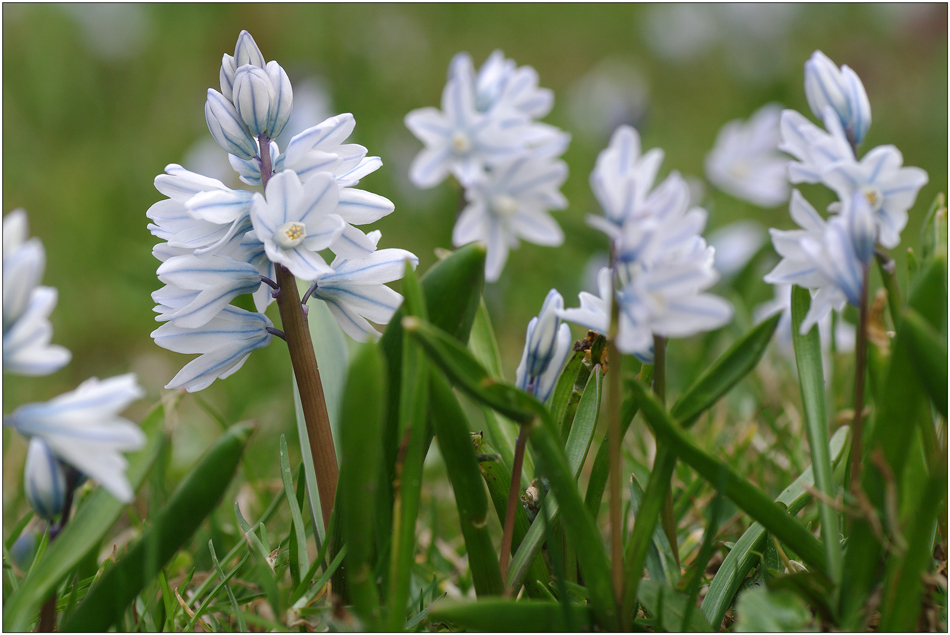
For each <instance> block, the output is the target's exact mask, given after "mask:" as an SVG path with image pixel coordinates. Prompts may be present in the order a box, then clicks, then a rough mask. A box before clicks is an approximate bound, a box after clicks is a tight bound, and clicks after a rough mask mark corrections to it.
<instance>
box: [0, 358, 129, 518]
mask: <svg viewBox="0 0 950 635" xmlns="http://www.w3.org/2000/svg"><path fill="white" fill-rule="evenodd" d="M144 395H145V391H144V390H143V389H142V387H141V386H139V384H138V381H137V380H136V377H135V374H134V373H128V374H125V375H119V376H117V377H111V378H109V379H106V380H102V381H100V380H99V379H96V378H95V377H93V378H91V379H88V380H86V381H84V382H83V383H82V384H80V385H79V387H78V388H76V389H75V390H73V391H71V392H68V393H65V394H62V395H60V396H58V397H55V398H53V399H51V400H49V401H47V402H45V403H31V404H26V405H23V406H20V407H19V408H17V409H16V410H14V411H13V414H12V415H10V416H8V417H4V420H3V424H4V425H5V426H6V425H10V426H12V427H14V428H15V429H16V430H17V432H19V433H21V434H23V435H24V436H26V437H29V438H31V439H32V438H38V439H40V440H42V441H43V442H44V443H45V444H46V446H47V447H48V449H49V451H50V452H51V453H52V454H53V456H55V457H56V458H57V459H59V460H60V461H62V462H63V463H66V464H69V465H71V466H73V467H74V468H76V469H77V470H79V471H80V472H82V473H83V474H85V475H86V476H88V477H89V478H91V479H93V480H95V481H97V482H98V483H99V485H101V486H102V487H103V488H104V489H106V490H107V491H108V492H109V493H110V494H112V495H113V496H115V497H116V498H117V499H119V500H120V501H122V502H123V503H128V502H130V501H131V500H132V497H133V494H134V492H133V491H132V487H131V485H130V484H129V480H128V477H126V474H125V470H126V468H127V467H128V462H127V461H126V459H125V457H123V456H122V452H131V451H134V450H138V449H140V448H142V447H143V446H144V445H145V433H143V432H142V430H141V428H139V427H138V426H137V425H136V424H134V423H132V422H131V421H128V420H127V419H124V418H122V417H120V416H119V413H120V412H122V411H123V410H125V409H126V408H127V407H128V406H129V404H130V403H132V402H133V401H135V400H137V399H141V398H142V397H143V396H144ZM47 476H49V475H47ZM49 478H51V479H55V478H56V477H52V476H50V477H49Z"/></svg>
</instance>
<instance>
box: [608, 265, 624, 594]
mask: <svg viewBox="0 0 950 635" xmlns="http://www.w3.org/2000/svg"><path fill="white" fill-rule="evenodd" d="M612 276H613V278H614V280H613V283H612V287H611V288H612V289H613V290H614V291H613V293H614V294H616V289H617V280H616V278H617V271H616V268H613V270H612ZM609 319H610V322H609V324H610V327H609V331H608V335H607V347H608V349H607V356H608V359H609V360H610V365H611V369H610V370H611V371H612V372H610V379H608V380H607V425H608V428H607V434H608V439H609V450H610V453H609V455H608V458H609V459H610V469H609V471H608V474H609V475H610V478H609V482H608V487H609V489H610V574H611V579H612V581H613V586H614V600H615V601H616V602H617V606H618V607H620V606H622V603H623V536H622V534H621V524H622V518H621V491H620V470H621V468H622V465H621V455H620V444H621V442H622V438H621V434H620V398H621V391H622V386H621V375H622V369H621V356H620V351H619V350H618V349H617V345H616V341H617V334H618V333H619V332H620V302H618V301H617V300H616V298H615V299H614V301H613V302H611V303H610V318H609Z"/></svg>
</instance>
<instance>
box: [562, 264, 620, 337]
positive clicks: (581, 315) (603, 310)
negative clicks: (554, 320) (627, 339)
mask: <svg viewBox="0 0 950 635" xmlns="http://www.w3.org/2000/svg"><path fill="white" fill-rule="evenodd" d="M597 292H598V293H599V296H595V295H593V294H592V293H588V292H587V291H581V292H580V293H579V294H578V295H577V298H578V300H579V301H580V304H581V306H580V307H579V308H577V309H560V310H558V311H557V315H558V317H559V318H561V319H562V320H567V321H568V322H573V323H574V324H580V325H581V326H583V327H585V328H587V329H590V330H592V331H597V332H598V333H601V334H606V333H607V330H608V329H609V328H610V307H611V304H612V303H613V296H614V286H613V279H612V277H611V270H610V268H609V267H603V268H601V270H600V271H599V272H598V273H597Z"/></svg>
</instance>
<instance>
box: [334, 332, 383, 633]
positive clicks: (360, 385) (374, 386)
mask: <svg viewBox="0 0 950 635" xmlns="http://www.w3.org/2000/svg"><path fill="white" fill-rule="evenodd" d="M385 399H386V376H385V365H384V363H383V358H382V355H381V354H380V352H379V349H378V348H377V347H376V345H375V344H366V345H364V346H363V347H362V348H360V350H359V352H357V354H356V356H355V357H354V358H353V362H352V363H351V364H350V370H349V372H348V374H347V380H346V387H345V388H344V389H343V401H342V404H341V408H340V449H341V461H340V482H339V486H338V487H339V493H338V495H337V496H338V498H337V500H339V501H340V505H341V507H340V514H341V518H340V520H341V522H340V526H341V528H342V532H343V536H342V537H343V541H344V543H345V544H346V545H347V547H348V552H349V555H348V556H347V558H346V578H347V586H348V589H349V591H350V593H351V597H352V600H353V604H354V608H355V610H356V613H357V615H359V616H360V618H361V619H362V620H363V622H364V624H366V626H367V628H370V629H372V628H373V625H375V624H376V623H377V621H378V619H379V592H378V590H377V588H376V579H375V576H374V575H373V571H374V568H375V567H374V563H373V562H372V560H371V559H372V554H373V545H374V542H373V526H374V525H373V510H374V508H375V505H376V485H377V483H378V482H379V478H378V477H379V472H378V470H379V469H380V463H381V461H380V459H381V458H382V450H383V448H382V442H381V431H382V425H383V419H384V417H385V412H386V409H385V408H386V406H385Z"/></svg>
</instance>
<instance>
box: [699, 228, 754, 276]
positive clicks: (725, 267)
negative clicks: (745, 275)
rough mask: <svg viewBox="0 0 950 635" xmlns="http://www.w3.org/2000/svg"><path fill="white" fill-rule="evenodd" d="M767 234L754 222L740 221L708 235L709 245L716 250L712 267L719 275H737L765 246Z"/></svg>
mask: <svg viewBox="0 0 950 635" xmlns="http://www.w3.org/2000/svg"><path fill="white" fill-rule="evenodd" d="M767 236H768V234H767V233H766V231H765V228H764V227H762V225H761V224H760V223H758V222H756V221H754V220H740V221H736V222H734V223H730V224H728V225H726V226H725V227H720V228H719V229H717V230H716V231H714V232H712V233H711V234H710V235H709V244H710V246H712V247H713V248H714V249H715V250H716V260H715V262H714V266H715V267H716V271H718V272H719V273H720V274H721V275H723V276H726V277H729V276H734V275H735V274H737V273H739V272H740V271H741V270H742V269H743V267H745V266H746V265H747V264H748V263H749V260H751V259H752V257H753V256H755V254H757V253H758V252H759V250H760V249H761V248H762V245H764V244H765V241H766V237H767Z"/></svg>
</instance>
